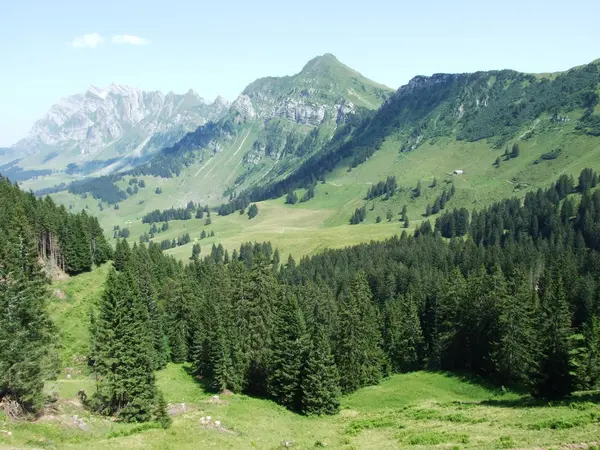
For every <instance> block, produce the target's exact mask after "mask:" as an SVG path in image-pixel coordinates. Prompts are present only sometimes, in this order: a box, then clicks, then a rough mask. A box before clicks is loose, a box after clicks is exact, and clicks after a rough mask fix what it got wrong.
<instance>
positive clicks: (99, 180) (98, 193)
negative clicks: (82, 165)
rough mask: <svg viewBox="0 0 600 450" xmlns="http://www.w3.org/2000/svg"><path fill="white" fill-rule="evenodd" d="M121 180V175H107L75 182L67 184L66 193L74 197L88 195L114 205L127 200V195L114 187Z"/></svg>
mask: <svg viewBox="0 0 600 450" xmlns="http://www.w3.org/2000/svg"><path fill="white" fill-rule="evenodd" d="M122 178H123V177H122V176H121V175H108V176H103V177H94V178H86V179H85V180H77V181H73V182H71V183H70V184H69V186H68V191H69V192H70V193H71V194H75V195H82V194H85V193H90V194H92V197H94V198H95V199H97V200H102V201H104V202H106V203H108V204H109V205H114V204H116V203H119V202H120V201H122V200H125V199H126V198H127V194H126V193H125V192H124V191H122V190H121V189H119V188H118V187H117V186H116V185H115V182H116V181H119V180H121V179H122Z"/></svg>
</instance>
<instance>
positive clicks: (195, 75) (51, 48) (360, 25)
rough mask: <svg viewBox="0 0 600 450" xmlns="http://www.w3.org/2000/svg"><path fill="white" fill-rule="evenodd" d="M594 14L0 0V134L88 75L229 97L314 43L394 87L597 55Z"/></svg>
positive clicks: (443, 4)
mask: <svg viewBox="0 0 600 450" xmlns="http://www.w3.org/2000/svg"><path fill="white" fill-rule="evenodd" d="M599 16H600V2H598V1H597V0H572V1H564V0H561V1H556V0H545V1H542V0H520V1H515V0H505V1H502V2H500V1H497V2H482V1H481V0H479V1H474V0H466V1H460V0H455V1H448V0H426V1H414V0H411V1H404V0H395V1H393V0H389V1H382V0H370V1H360V2H358V1H355V0H344V1H341V0H319V1H314V0H303V1H297V2H288V1H263V0H254V1H247V0H246V1H243V0H229V1H210V2H207V1H202V0H194V1H192V0H190V1H187V0H186V1H179V0H170V1H154V0H144V1H140V0H119V1H114V0H103V1H102V2H87V1H81V0H78V1H67V0H55V1H47V0H35V1H34V0H18V1H17V0H12V1H11V0H7V1H5V2H3V5H2V8H0V61H1V63H0V146H7V145H11V144H13V143H14V142H16V141H17V140H18V139H20V138H21V137H23V136H24V135H25V134H26V133H27V131H28V130H29V128H30V127H31V125H32V124H33V122H34V121H35V120H36V119H38V118H40V117H42V116H43V115H44V114H45V113H46V111H47V109H48V108H49V106H50V105H52V104H53V103H55V102H56V101H57V100H58V99H60V98H61V97H64V96H67V95H71V94H74V93H77V92H83V91H84V90H85V89H86V87H87V86H88V85H90V84H93V85H97V86H107V85H109V84H110V83H111V82H116V83H121V84H129V85H133V86H137V87H140V88H143V89H153V90H154V89H160V90H163V91H169V90H173V91H175V92H185V91H187V90H188V89H190V88H192V89H194V90H196V91H197V92H198V93H199V94H200V95H202V96H203V97H205V98H207V99H213V98H214V97H215V96H217V95H219V94H220V95H223V96H224V97H226V98H228V99H230V100H233V99H234V98H235V97H236V96H237V94H238V93H239V92H240V91H241V90H242V89H243V88H244V87H245V86H246V85H247V84H248V83H250V82H251V81H253V80H254V79H256V78H258V77H261V76H267V75H287V74H293V73H296V72H298V71H299V70H300V69H301V68H302V66H303V65H304V63H305V62H306V61H308V60H309V59H310V58H312V57H314V56H316V55H319V54H323V53H326V52H330V53H333V54H335V55H336V56H337V57H338V58H339V59H340V60H341V61H342V62H344V63H346V64H347V65H349V66H351V67H353V68H354V69H356V70H358V71H359V72H361V73H362V74H363V75H365V76H367V77H369V78H372V79H374V80H376V81H378V82H381V83H384V84H387V85H388V86H390V87H394V88H397V87H398V86H400V85H402V84H404V83H406V82H407V81H408V80H409V79H410V78H411V77H413V76H414V75H417V74H423V75H431V74H432V73H436V72H469V71H475V70H483V69H502V68H511V69H516V70H521V71H526V72H542V71H544V72H545V71H557V70H564V69H567V68H570V67H572V66H575V65H578V64H583V63H586V62H590V61H592V60H594V59H596V58H600V46H599V44H600V27H598V25H597V20H598V17H599ZM85 35H88V36H87V37H85V38H82V37H83V36H85Z"/></svg>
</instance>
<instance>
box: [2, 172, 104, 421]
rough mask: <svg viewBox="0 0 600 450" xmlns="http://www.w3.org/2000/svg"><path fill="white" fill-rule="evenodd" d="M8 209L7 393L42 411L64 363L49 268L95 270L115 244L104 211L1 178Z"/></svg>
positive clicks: (5, 237) (4, 307)
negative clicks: (51, 309) (76, 207)
mask: <svg viewBox="0 0 600 450" xmlns="http://www.w3.org/2000/svg"><path fill="white" fill-rule="evenodd" d="M0 211H1V214H0V398H8V399H10V400H13V401H16V402H18V403H19V404H20V405H21V407H22V408H23V409H24V410H25V411H27V412H36V411H37V410H39V409H40V408H41V407H42V405H43V394H42V388H43V383H44V380H45V379H47V378H50V377H52V376H54V375H55V374H56V370H57V369H58V367H56V358H55V357H54V356H55V355H54V354H55V352H54V350H55V346H56V330H55V328H54V326H53V324H52V323H51V320H50V318H49V316H48V313H47V310H46V306H47V305H46V302H47V300H48V298H49V277H48V274H49V273H52V272H53V271H54V270H57V269H58V270H62V271H65V272H67V273H71V274H76V273H80V272H83V271H87V270H90V269H91V268H92V265H93V264H102V263H104V262H106V261H108V260H109V259H110V258H111V257H112V248H111V247H110V246H109V245H108V243H107V242H106V240H105V239H104V235H103V233H102V229H101V228H100V225H99V224H98V221H97V220H96V218H94V217H90V216H88V215H87V214H86V213H85V212H82V213H80V214H69V213H68V212H67V211H66V209H65V208H64V207H62V206H61V207H58V206H56V205H55V204H54V203H53V202H52V200H51V199H50V198H45V199H37V198H36V197H35V196H34V195H33V194H26V193H23V192H22V191H21V190H20V189H19V188H18V187H17V186H16V185H13V184H11V183H10V182H9V181H8V180H7V179H5V178H1V177H0ZM41 262H42V263H43V264H40V263H41Z"/></svg>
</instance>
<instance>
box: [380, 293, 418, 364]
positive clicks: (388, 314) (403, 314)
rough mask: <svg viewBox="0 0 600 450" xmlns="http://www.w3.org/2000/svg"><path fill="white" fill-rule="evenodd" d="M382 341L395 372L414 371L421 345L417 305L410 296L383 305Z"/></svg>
mask: <svg viewBox="0 0 600 450" xmlns="http://www.w3.org/2000/svg"><path fill="white" fill-rule="evenodd" d="M383 329H384V333H383V341H384V348H385V350H386V353H387V354H388V356H389V358H390V362H391V364H392V369H393V370H394V371H395V372H406V371H410V370H415V369H417V367H418V364H419V354H420V352H421V347H422V344H423V335H422V331H421V323H420V320H419V315H418V310H417V305H416V303H415V301H414V299H413V297H412V296H407V297H406V298H404V297H401V298H398V299H395V300H392V301H390V302H388V303H387V304H386V305H385V310H384V317H383Z"/></svg>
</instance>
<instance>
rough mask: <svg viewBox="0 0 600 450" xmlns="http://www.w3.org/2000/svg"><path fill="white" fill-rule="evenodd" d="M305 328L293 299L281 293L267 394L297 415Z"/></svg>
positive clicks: (276, 316) (303, 358)
mask: <svg viewBox="0 0 600 450" xmlns="http://www.w3.org/2000/svg"><path fill="white" fill-rule="evenodd" d="M305 353H306V325H305V322H304V315H303V314H302V311H301V310H300V307H299V306H298V301H297V300H296V296H295V295H294V294H292V293H291V292H284V293H283V295H282V299H281V300H280V304H279V305H278V307H277V313H276V314H275V327H274V330H273V350H272V352H271V360H270V364H269V380H268V383H269V393H270V395H271V396H272V397H273V398H274V399H275V400H276V401H277V403H279V404H281V405H284V406H285V407H287V408H289V409H291V410H295V411H299V410H300V400H301V397H302V392H301V389H300V383H301V375H302V366H303V361H304V360H305V358H306V355H305Z"/></svg>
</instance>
